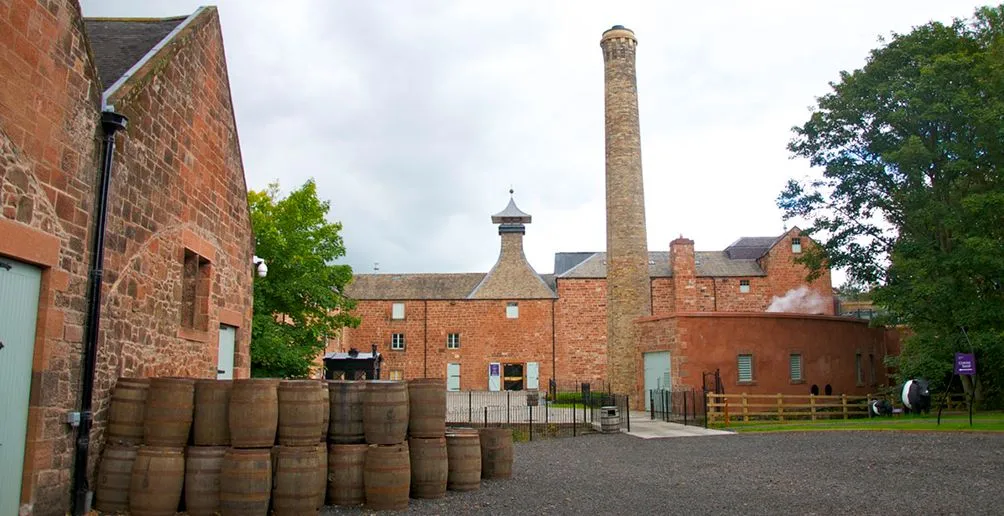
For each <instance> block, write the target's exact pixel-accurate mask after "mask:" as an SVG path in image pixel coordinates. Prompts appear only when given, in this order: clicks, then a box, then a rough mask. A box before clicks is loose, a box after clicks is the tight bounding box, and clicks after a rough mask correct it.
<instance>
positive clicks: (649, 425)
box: [625, 412, 735, 439]
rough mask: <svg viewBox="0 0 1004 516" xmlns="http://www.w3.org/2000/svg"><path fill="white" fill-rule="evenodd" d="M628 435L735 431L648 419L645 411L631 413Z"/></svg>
mask: <svg viewBox="0 0 1004 516" xmlns="http://www.w3.org/2000/svg"><path fill="white" fill-rule="evenodd" d="M625 433H627V434H628V435H632V436H634V437H638V438H640V439H663V438H667V437H700V436H707V435H735V432H727V431H725V430H713V429H710V428H704V427H703V426H689V425H681V424H680V423H667V422H665V421H659V420H655V421H652V420H651V419H649V415H648V413H646V412H632V413H631V431H630V432H625Z"/></svg>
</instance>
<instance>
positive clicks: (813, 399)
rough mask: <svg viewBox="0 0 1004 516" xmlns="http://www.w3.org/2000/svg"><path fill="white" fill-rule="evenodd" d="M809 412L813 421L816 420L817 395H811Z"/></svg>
mask: <svg viewBox="0 0 1004 516" xmlns="http://www.w3.org/2000/svg"><path fill="white" fill-rule="evenodd" d="M809 412H811V413H812V420H813V421H815V420H816V395H815V394H812V393H810V394H809Z"/></svg>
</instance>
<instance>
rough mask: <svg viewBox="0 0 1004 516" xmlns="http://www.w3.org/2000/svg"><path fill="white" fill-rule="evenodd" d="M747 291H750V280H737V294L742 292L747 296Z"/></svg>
mask: <svg viewBox="0 0 1004 516" xmlns="http://www.w3.org/2000/svg"><path fill="white" fill-rule="evenodd" d="M749 291H750V280H748V279H741V280H739V292H742V293H743V294H748V293H749Z"/></svg>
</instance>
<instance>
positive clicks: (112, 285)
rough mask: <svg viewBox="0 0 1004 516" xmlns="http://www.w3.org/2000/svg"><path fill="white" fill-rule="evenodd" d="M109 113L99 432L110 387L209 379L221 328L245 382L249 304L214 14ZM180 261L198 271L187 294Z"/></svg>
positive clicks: (199, 21) (181, 37)
mask: <svg viewBox="0 0 1004 516" xmlns="http://www.w3.org/2000/svg"><path fill="white" fill-rule="evenodd" d="M108 102H109V103H110V104H113V105H114V106H115V108H116V111H118V112H120V113H122V114H124V115H126V116H127V117H129V120H130V126H129V128H128V129H127V131H126V132H125V134H124V135H123V136H120V140H119V146H118V148H117V152H116V155H115V163H114V169H113V176H114V177H113V186H112V189H111V191H110V201H109V207H108V236H107V240H106V254H105V266H106V269H107V272H106V276H105V280H106V283H105V284H106V288H107V297H106V299H105V307H104V310H105V312H104V316H103V319H104V320H105V321H107V322H106V323H105V324H104V327H103V329H104V337H105V338H104V341H103V342H102V344H101V352H100V353H99V362H98V371H99V374H98V377H97V381H96V384H95V410H96V420H97V421H98V422H99V423H103V421H104V409H105V408H106V407H107V402H108V394H109V389H111V388H112V386H113V385H114V382H115V380H116V379H117V378H118V377H120V376H188V377H202V378H215V377H216V364H217V359H218V346H219V327H220V324H227V325H230V326H235V327H237V342H236V343H235V356H234V377H236V378H240V377H247V376H249V366H250V359H249V341H250V327H251V326H250V324H251V296H252V290H251V289H252V265H251V257H252V252H253V251H252V242H253V240H252V233H251V225H250V216H249V212H248V207H247V188H246V186H245V183H244V171H243V167H242V164H241V154H240V146H239V143H238V140H237V130H236V127H235V124H234V118H233V109H232V106H231V104H230V89H229V81H228V78H227V71H226V60H225V57H224V49H223V39H222V34H221V31H220V25H219V18H218V13H217V11H216V9H215V8H209V9H207V10H204V11H203V12H202V13H201V14H200V15H199V16H198V17H196V18H195V19H194V20H193V21H192V22H191V23H190V24H189V25H188V26H186V27H185V28H184V29H183V30H182V31H181V32H180V33H179V34H178V35H177V36H176V37H175V38H174V39H172V42H171V43H170V44H168V45H167V46H165V47H164V48H163V49H162V50H161V51H160V52H158V53H157V54H156V55H155V56H154V58H153V59H151V60H150V61H149V62H148V63H147V64H146V65H144V67H143V68H142V69H140V71H139V72H138V73H137V74H136V75H134V76H133V78H132V79H131V80H129V81H127V82H126V83H125V85H124V86H123V87H122V88H121V89H119V90H117V91H116V92H114V93H113V94H112V95H111V96H110V97H109V100H108ZM186 254H187V255H188V256H189V257H190V258H194V259H195V261H196V263H197V264H196V265H195V266H194V268H193V269H191V271H190V272H192V273H194V274H195V277H194V278H193V281H194V283H193V285H192V288H191V289H187V290H186V287H185V285H184V283H185V277H186V271H185V263H186ZM186 293H187V294H188V295H187V296H186ZM192 302H194V303H195V308H194V316H193V312H189V313H188V314H187V316H186V311H185V310H184V307H185V306H190V305H189V303H192ZM102 428H103V425H100V424H99V426H98V429H99V430H101V429H102Z"/></svg>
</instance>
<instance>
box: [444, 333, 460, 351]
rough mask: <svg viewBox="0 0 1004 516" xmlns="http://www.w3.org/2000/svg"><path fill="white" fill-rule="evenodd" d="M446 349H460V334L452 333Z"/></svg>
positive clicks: (447, 340)
mask: <svg viewBox="0 0 1004 516" xmlns="http://www.w3.org/2000/svg"><path fill="white" fill-rule="evenodd" d="M446 349H460V334H459V333H451V334H449V335H447V336H446Z"/></svg>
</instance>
